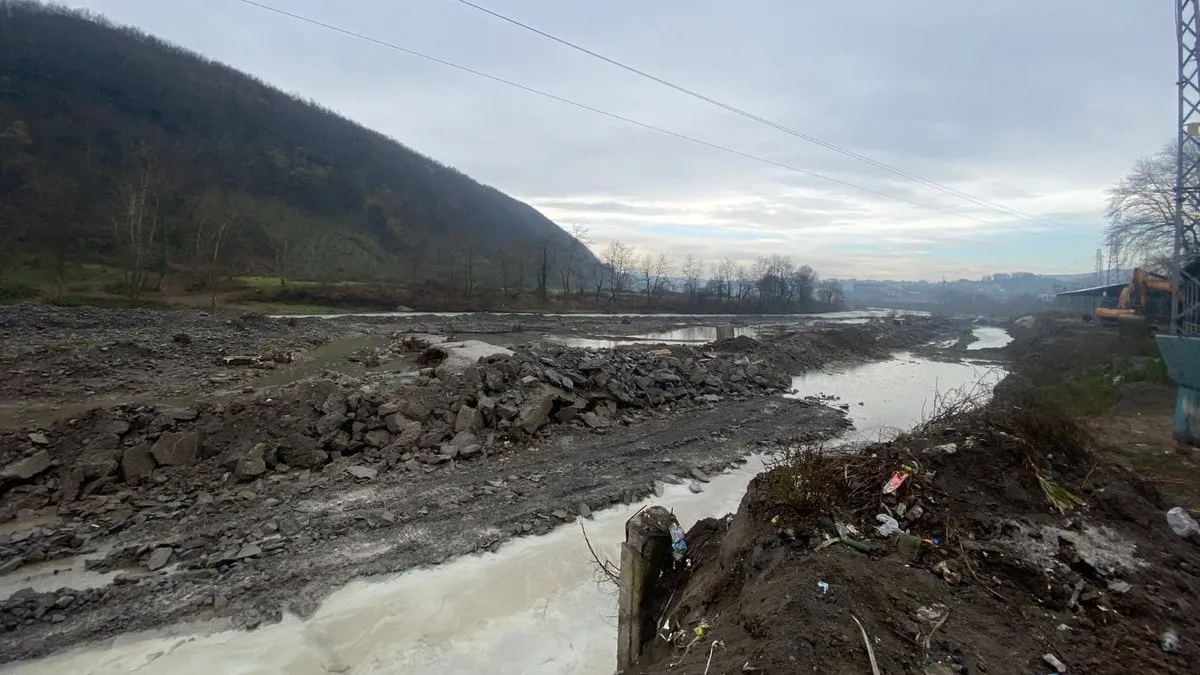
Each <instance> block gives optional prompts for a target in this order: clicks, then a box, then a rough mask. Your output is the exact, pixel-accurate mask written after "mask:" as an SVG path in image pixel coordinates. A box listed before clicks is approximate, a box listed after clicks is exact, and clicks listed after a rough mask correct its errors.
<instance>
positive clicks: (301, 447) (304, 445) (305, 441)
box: [278, 434, 329, 469]
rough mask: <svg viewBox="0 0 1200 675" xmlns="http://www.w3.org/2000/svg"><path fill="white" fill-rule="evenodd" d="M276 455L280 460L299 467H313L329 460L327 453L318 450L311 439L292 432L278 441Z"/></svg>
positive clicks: (322, 464)
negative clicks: (283, 439) (280, 441)
mask: <svg viewBox="0 0 1200 675" xmlns="http://www.w3.org/2000/svg"><path fill="white" fill-rule="evenodd" d="M278 456H279V461H280V462H282V463H284V464H287V465H288V466H292V467H297V468H301V469H315V468H317V467H320V466H324V465H325V462H327V461H329V455H328V454H327V453H326V452H325V451H324V450H318V449H317V446H316V443H315V442H314V441H313V439H311V438H309V437H308V436H302V435H300V434H292V435H291V436H289V437H288V438H287V439H286V440H285V441H284V442H282V443H280V445H279V452H278Z"/></svg>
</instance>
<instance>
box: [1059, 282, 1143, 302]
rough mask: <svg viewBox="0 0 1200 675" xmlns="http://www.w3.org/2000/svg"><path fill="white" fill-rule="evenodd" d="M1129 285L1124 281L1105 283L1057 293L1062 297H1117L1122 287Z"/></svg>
mask: <svg viewBox="0 0 1200 675" xmlns="http://www.w3.org/2000/svg"><path fill="white" fill-rule="evenodd" d="M1128 285H1129V282H1127V281H1123V282H1121V283H1119V284H1105V285H1103V286H1092V287H1091V288H1080V289H1077V290H1074V291H1063V292H1062V293H1056V294H1055V295H1057V296H1058V297H1060V298H1115V297H1118V296H1120V295H1121V289H1123V288H1125V287H1126V286H1128Z"/></svg>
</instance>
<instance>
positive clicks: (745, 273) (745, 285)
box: [734, 265, 755, 305]
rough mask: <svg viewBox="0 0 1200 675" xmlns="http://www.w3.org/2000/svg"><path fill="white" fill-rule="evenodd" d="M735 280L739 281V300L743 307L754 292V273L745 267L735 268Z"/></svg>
mask: <svg viewBox="0 0 1200 675" xmlns="http://www.w3.org/2000/svg"><path fill="white" fill-rule="evenodd" d="M734 279H735V280H736V281H737V300H738V304H739V305H741V304H742V303H744V302H745V301H746V298H748V297H750V294H751V293H753V292H754V279H755V277H754V272H753V270H751V269H750V268H748V267H746V266H745V265H738V266H737V267H736V268H734Z"/></svg>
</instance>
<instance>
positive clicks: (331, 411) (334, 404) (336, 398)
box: [318, 391, 349, 416]
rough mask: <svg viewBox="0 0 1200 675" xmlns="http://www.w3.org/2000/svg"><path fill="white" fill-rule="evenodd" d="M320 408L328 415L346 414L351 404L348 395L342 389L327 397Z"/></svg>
mask: <svg viewBox="0 0 1200 675" xmlns="http://www.w3.org/2000/svg"><path fill="white" fill-rule="evenodd" d="M318 410H320V411H321V412H323V413H325V414H326V415H342V416H345V414H346V412H347V411H348V410H349V406H348V405H347V403H346V396H345V395H344V394H342V393H341V392H340V391H338V392H333V393H331V394H329V395H328V396H326V397H325V400H324V401H322V402H321V405H320V407H319V408H318Z"/></svg>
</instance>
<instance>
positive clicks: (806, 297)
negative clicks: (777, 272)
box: [788, 265, 817, 309]
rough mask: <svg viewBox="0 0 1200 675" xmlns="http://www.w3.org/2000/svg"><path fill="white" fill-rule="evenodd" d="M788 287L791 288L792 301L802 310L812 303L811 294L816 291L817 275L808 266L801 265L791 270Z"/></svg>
mask: <svg viewBox="0 0 1200 675" xmlns="http://www.w3.org/2000/svg"><path fill="white" fill-rule="evenodd" d="M788 286H789V287H790V288H791V296H792V300H793V301H794V302H796V303H797V304H798V305H799V306H800V308H801V309H803V308H804V306H805V305H807V304H808V303H810V302H812V299H813V293H815V292H816V290H817V273H816V272H814V271H813V268H811V267H809V266H808V265H801V266H799V267H797V268H796V269H794V270H792V273H791V275H790V276H789V277H788Z"/></svg>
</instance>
